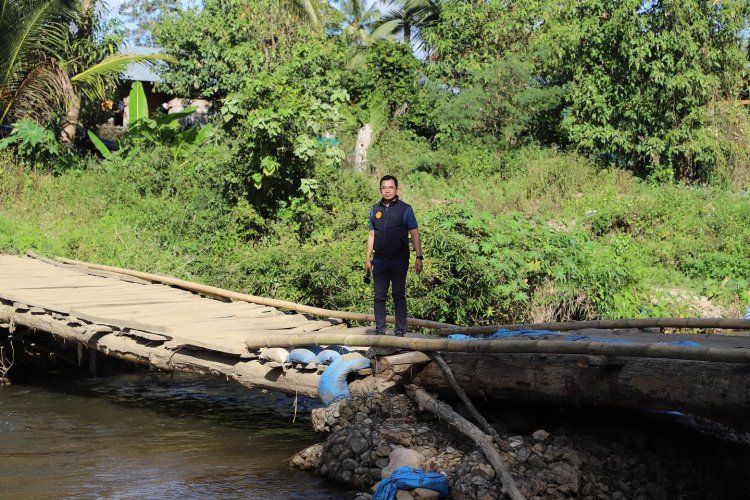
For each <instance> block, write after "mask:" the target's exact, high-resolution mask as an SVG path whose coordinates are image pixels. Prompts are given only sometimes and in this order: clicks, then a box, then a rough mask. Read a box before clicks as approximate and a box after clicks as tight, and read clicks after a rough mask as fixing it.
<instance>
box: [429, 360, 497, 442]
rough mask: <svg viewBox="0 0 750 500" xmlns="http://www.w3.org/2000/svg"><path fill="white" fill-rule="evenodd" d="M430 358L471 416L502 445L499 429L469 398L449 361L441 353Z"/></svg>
mask: <svg viewBox="0 0 750 500" xmlns="http://www.w3.org/2000/svg"><path fill="white" fill-rule="evenodd" d="M430 358H432V360H433V361H434V362H435V364H436V365H437V366H438V368H440V371H441V372H443V378H444V379H445V381H446V382H448V385H450V386H451V389H453V391H454V392H455V393H456V395H458V397H459V398H460V399H461V401H462V402H463V404H464V406H466V408H467V409H468V410H469V414H471V417H472V418H473V419H474V421H475V422H476V423H477V424H479V426H480V427H481V428H482V429H483V430H484V432H486V433H487V434H489V435H490V436H492V439H494V440H495V442H496V443H497V444H498V446H501V445H502V442H501V440H500V436H498V434H497V431H496V430H495V429H494V428H493V427H492V426H491V425H490V424H489V422H487V420H485V418H484V417H483V416H482V414H481V413H479V411H478V410H477V408H476V407H475V406H474V403H472V402H471V399H469V396H467V395H466V391H464V390H463V389H462V388H461V386H460V385H458V380H456V377H454V376H453V372H452V371H451V368H450V366H448V363H446V362H445V360H444V359H443V357H442V356H441V355H440V353H437V352H433V353H430Z"/></svg>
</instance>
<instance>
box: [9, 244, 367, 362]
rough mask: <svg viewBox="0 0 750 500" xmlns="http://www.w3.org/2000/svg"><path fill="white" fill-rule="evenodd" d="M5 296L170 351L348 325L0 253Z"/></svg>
mask: <svg viewBox="0 0 750 500" xmlns="http://www.w3.org/2000/svg"><path fill="white" fill-rule="evenodd" d="M0 298H2V299H5V300H8V301H13V302H15V303H18V304H25V305H28V306H33V307H36V308H39V309H42V310H44V311H51V312H55V313H59V314H65V315H68V316H71V317H74V318H77V319H82V320H86V321H88V322H92V323H97V324H103V325H109V326H114V327H118V328H120V329H124V330H125V329H127V330H136V331H143V332H147V333H149V334H152V335H159V336H161V337H162V338H163V339H164V340H165V341H167V344H166V345H167V346H169V347H172V348H176V347H188V348H199V349H207V350H212V351H216V352H220V353H226V354H233V355H244V354H247V353H248V349H247V347H246V344H245V341H246V340H247V339H248V338H252V337H254V336H255V337H259V336H267V335H269V334H272V333H273V334H277V335H278V334H298V333H307V332H323V331H330V330H331V329H336V330H337V331H338V329H341V328H342V327H344V325H343V324H341V321H340V320H336V319H329V320H319V319H311V318H309V317H307V316H305V315H303V314H297V313H285V312H283V311H280V310H278V309H275V308H272V307H267V306H262V305H256V304H250V303H247V302H222V301H219V300H215V299H210V298H205V297H202V296H200V295H197V294H195V293H191V292H188V291H185V290H180V289H177V288H172V287H168V286H165V285H160V284H141V283H136V282H132V281H124V280H120V279H116V278H110V277H102V276H93V275H91V274H88V273H86V272H84V271H82V270H77V269H75V268H74V266H56V265H52V264H48V263H46V262H42V261H40V260H36V259H32V258H29V257H18V256H11V255H0ZM344 328H345V327H344ZM350 330H352V331H353V332H361V330H362V329H358V328H354V329H350Z"/></svg>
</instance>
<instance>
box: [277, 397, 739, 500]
mask: <svg viewBox="0 0 750 500" xmlns="http://www.w3.org/2000/svg"><path fill="white" fill-rule="evenodd" d="M483 413H485V416H487V417H488V419H490V421H491V422H492V423H493V426H496V427H497V429H498V430H499V431H500V435H501V442H500V443H499V450H500V453H501V455H502V457H503V458H504V460H505V462H506V463H507V464H508V466H509V468H510V470H511V473H512V476H513V478H514V480H515V481H516V484H517V486H518V488H519V490H520V491H521V493H522V494H523V495H524V496H525V497H526V498H529V499H534V498H539V499H542V498H544V499H547V498H549V499H552V498H585V499H612V500H617V499H630V498H633V499H652V498H653V499H672V498H683V499H692V498H695V499H699V498H700V499H730V498H731V499H737V498H750V496H749V495H748V493H747V488H746V484H745V482H744V477H743V474H744V471H746V470H748V467H750V446H749V445H748V444H747V443H741V442H737V440H735V442H732V441H731V440H727V439H726V438H727V437H728V436H726V435H725V436H723V438H722V439H719V438H716V437H714V436H710V435H708V434H706V433H704V432H700V431H699V430H697V429H695V426H693V428H690V427H686V426H685V422H684V420H685V419H684V418H682V420H683V421H679V419H678V418H677V416H672V415H669V414H665V415H661V416H660V418H661V420H660V421H659V420H654V419H653V418H646V417H643V422H642V423H643V426H641V425H640V424H639V423H638V422H637V420H638V419H635V420H634V419H633V418H631V417H630V416H627V417H626V418H621V417H622V415H620V417H618V416H617V415H609V417H610V418H609V420H607V421H598V418H602V417H603V416H602V415H598V416H597V415H594V414H586V416H585V417H583V418H578V419H577V420H578V423H571V422H568V421H565V422H560V421H554V420H555V419H547V420H548V422H547V426H548V428H546V429H545V428H533V426H534V425H535V424H536V423H537V422H534V420H545V419H533V418H532V419H526V421H524V422H522V423H521V424H520V427H526V429H525V431H523V432H519V431H517V429H518V428H519V424H518V422H517V420H518V418H516V422H515V423H514V422H510V420H512V419H510V417H508V416H507V412H506V415H505V416H503V415H501V414H499V413H497V414H492V413H488V409H486V408H485V409H483ZM503 418H505V420H506V421H503ZM639 418H640V417H639ZM664 418H666V419H667V420H664ZM509 419H510V420H509ZM312 421H313V427H314V428H315V430H316V431H318V432H321V433H324V434H325V435H326V438H325V440H324V441H323V442H322V443H319V444H316V445H314V446H312V447H310V448H308V449H306V450H303V451H302V452H300V453H298V454H297V455H295V456H294V457H293V458H292V459H291V461H290V463H291V464H292V465H293V466H295V467H297V468H300V469H305V470H314V471H316V472H317V473H319V474H321V475H323V476H326V477H329V478H331V479H334V480H336V481H340V482H343V483H346V484H348V485H350V486H352V487H354V488H357V489H359V490H361V491H363V493H362V494H361V495H360V498H361V499H365V498H369V495H370V494H371V493H372V492H373V491H374V488H375V486H376V485H377V483H378V482H379V481H380V480H381V479H383V478H385V477H387V476H388V475H389V474H390V473H391V472H392V471H393V470H394V469H396V468H397V467H399V466H402V465H408V466H411V467H419V468H422V469H424V470H426V471H438V472H442V473H444V474H445V475H446V476H447V477H448V480H449V484H450V498H455V499H475V498H478V499H487V500H489V499H495V498H500V497H501V488H502V485H501V483H500V481H499V479H498V477H497V476H496V474H495V471H494V470H493V468H492V467H491V466H490V465H489V463H488V462H487V461H486V459H485V457H484V455H483V453H482V452H481V451H479V449H478V448H477V447H476V446H475V445H474V443H473V442H472V441H470V440H469V439H467V438H466V437H465V436H463V435H461V434H459V433H458V432H457V431H456V430H455V429H452V428H449V427H448V426H446V425H445V424H444V423H442V422H440V421H438V420H436V419H435V418H433V417H431V415H428V414H424V413H420V412H419V410H418V409H417V407H416V405H415V404H414V403H413V402H412V400H411V399H409V398H408V397H407V396H406V395H403V394H395V395H386V394H375V395H373V396H369V397H363V398H356V399H351V400H342V401H339V402H336V403H334V404H332V405H330V406H329V407H327V408H323V409H317V410H314V411H313V415H312ZM508 422H510V423H511V424H513V425H511V426H510V430H509V426H508V425H507V424H508ZM514 427H515V428H514ZM398 498H400V499H402V500H408V499H409V498H437V496H436V495H435V494H434V492H432V491H431V490H413V491H412V492H405V491H400V492H399V496H398Z"/></svg>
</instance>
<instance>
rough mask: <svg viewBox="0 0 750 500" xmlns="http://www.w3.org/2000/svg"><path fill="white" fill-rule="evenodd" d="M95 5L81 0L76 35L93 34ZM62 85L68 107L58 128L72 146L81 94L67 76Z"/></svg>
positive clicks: (63, 138) (79, 113)
mask: <svg viewBox="0 0 750 500" xmlns="http://www.w3.org/2000/svg"><path fill="white" fill-rule="evenodd" d="M95 7H96V0H81V10H80V12H79V13H78V33H77V34H76V37H78V38H81V39H83V38H90V37H92V36H93V28H94V14H95ZM64 86H65V95H66V96H67V98H66V101H67V106H68V109H67V110H66V112H65V119H64V120H63V122H62V128H61V130H60V142H61V143H63V144H66V145H69V146H72V145H73V144H75V141H76V127H77V126H78V122H79V119H80V116H81V94H80V92H79V91H78V90H76V89H75V88H74V87H73V84H72V83H71V82H70V80H69V79H68V78H66V79H65V84H64Z"/></svg>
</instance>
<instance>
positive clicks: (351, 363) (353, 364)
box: [318, 357, 370, 404]
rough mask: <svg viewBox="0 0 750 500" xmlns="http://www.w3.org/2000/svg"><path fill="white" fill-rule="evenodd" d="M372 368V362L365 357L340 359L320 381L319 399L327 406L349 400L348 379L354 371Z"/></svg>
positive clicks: (324, 373) (332, 364)
mask: <svg viewBox="0 0 750 500" xmlns="http://www.w3.org/2000/svg"><path fill="white" fill-rule="evenodd" d="M369 367H370V360H369V359H367V358H365V357H357V358H350V359H346V358H344V357H340V358H338V359H336V361H334V362H333V363H331V366H329V367H328V369H327V370H326V371H324V372H323V375H321V376H320V381H318V397H319V398H320V400H321V401H323V402H324V403H325V404H329V403H331V402H333V401H336V400H338V399H348V398H349V396H350V394H349V386H348V384H347V383H346V377H347V376H348V375H349V374H350V373H351V372H353V371H357V370H363V369H365V368H369Z"/></svg>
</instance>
